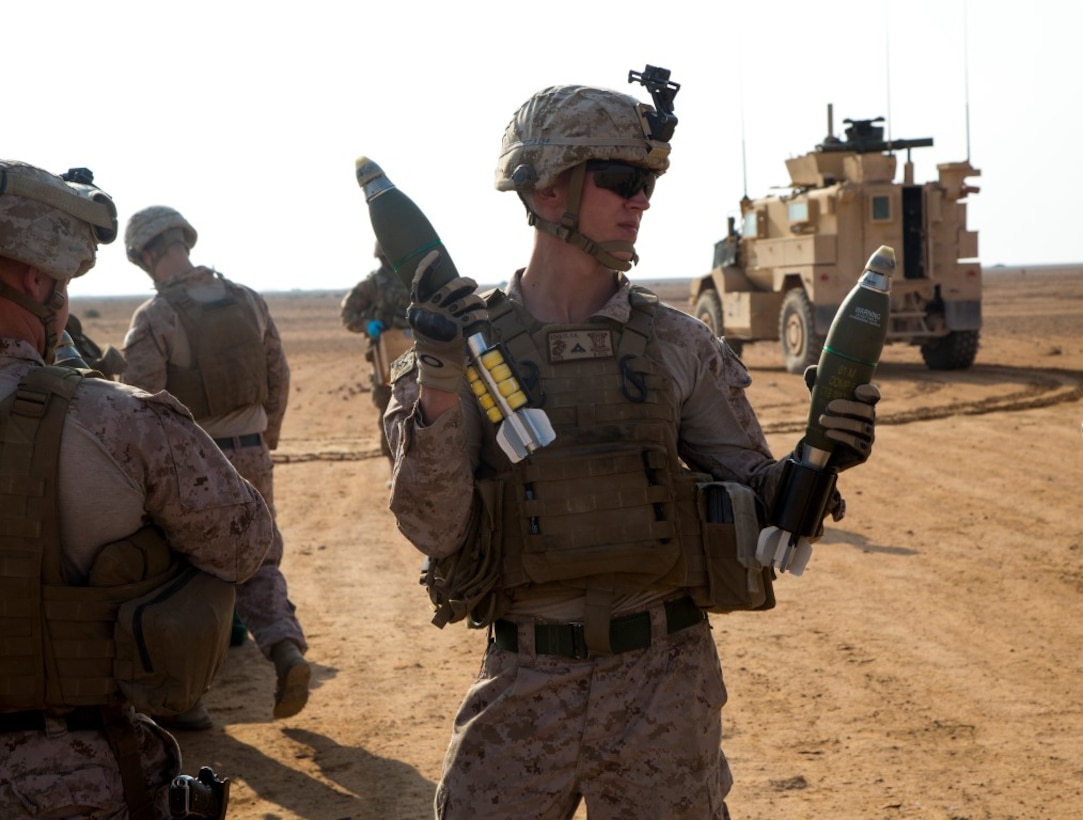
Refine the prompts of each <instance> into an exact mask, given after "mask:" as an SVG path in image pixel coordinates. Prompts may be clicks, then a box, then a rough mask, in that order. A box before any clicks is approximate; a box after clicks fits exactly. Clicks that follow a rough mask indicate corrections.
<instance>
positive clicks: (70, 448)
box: [0, 160, 275, 820]
mask: <svg viewBox="0 0 1083 820" xmlns="http://www.w3.org/2000/svg"><path fill="white" fill-rule="evenodd" d="M73 170H79V171H84V172H85V169H73ZM69 175H70V172H69ZM84 177H85V179H86V180H87V184H83V183H82V182H80V183H78V184H76V185H71V186H70V187H65V185H64V182H62V181H61V179H60V178H58V177H55V176H53V175H51V174H48V173H47V172H45V171H42V170H40V169H36V168H33V167H32V166H28V165H26V164H25V163H17V162H12V161H6V160H0V183H2V184H0V265H5V266H6V265H7V264H8V263H16V264H15V265H14V266H13V267H5V269H4V277H8V276H9V275H10V274H12V273H16V274H17V275H18V277H20V282H21V281H22V277H23V276H24V275H25V276H27V277H29V276H32V275H36V274H34V271H37V272H39V273H43V274H45V275H46V276H48V277H51V278H52V279H53V280H55V282H56V285H54V293H53V298H50V299H49V301H48V302H47V303H45V304H40V303H37V302H36V301H35V300H34V299H32V298H30V296H29V294H28V292H24V291H20V290H19V289H18V288H17V287H15V286H14V285H13V284H12V283H11V282H14V279H15V277H14V276H13V277H12V279H11V280H10V282H9V280H7V279H6V278H5V279H4V280H3V281H0V400H3V399H5V398H7V397H9V396H11V394H12V393H13V392H14V391H15V390H16V388H17V387H18V385H19V382H20V380H21V379H23V378H24V377H25V376H27V375H28V374H31V373H33V372H35V371H37V370H39V369H40V368H41V367H42V365H43V364H44V363H45V362H46V361H51V360H52V359H53V358H54V352H53V346H54V345H55V344H56V342H57V339H58V332H59V330H60V329H61V328H60V327H58V325H59V323H60V318H61V316H62V314H63V313H64V312H65V311H66V308H65V307H64V300H63V299H61V300H57V299H56V298H55V297H56V295H57V294H61V295H62V294H63V292H64V291H63V285H66V282H67V280H68V279H70V278H72V277H74V276H80V275H82V274H84V273H86V271H87V270H88V269H89V268H90V267H92V266H93V265H94V261H95V254H96V248H97V244H98V242H99V241H101V242H110V241H112V239H113V237H115V235H116V222H115V219H116V217H115V213H116V212H115V209H114V208H112V203H111V200H109V199H108V197H107V195H105V194H104V193H103V192H101V191H100V190H98V189H97V188H93V187H91V186H90V185H89V180H91V179H92V175H91V174H90V173H89V172H85V174H84V175H82V176H80V177H78V179H82V178H84ZM64 180H65V181H69V176H67V175H66V176H65V177H64ZM79 190H82V191H83V196H85V197H86V199H87V200H92V201H93V202H95V203H97V204H99V205H100V204H107V205H108V206H109V209H110V210H111V211H112V221H111V226H110V220H108V219H106V220H102V219H101V218H100V210H101V209H100V208H97V207H96V206H91V205H89V203H88V202H87V201H82V200H81V199H80V196H79V195H76V193H75V192H76V191H79ZM73 200H74V201H73ZM76 214H77V215H78V216H76ZM110 227H111V230H110ZM33 317H37V320H38V321H37V323H35V320H34V318H33ZM35 324H36V326H35ZM63 425H64V426H63V435H62V438H61V447H60V454H59V459H58V466H57V474H56V481H57V489H56V496H57V500H58V506H59V522H58V523H59V542H60V546H61V566H60V568H59V569H60V574H61V575H62V577H63V578H64V579H65V581H66V582H67V583H70V584H72V585H77V586H78V585H85V584H86V583H87V580H88V573H89V571H90V568H91V565H92V563H93V562H94V560H95V558H96V557H97V555H98V553H99V552H100V550H101V548H102V547H104V546H105V545H107V544H110V543H112V542H115V541H117V540H119V539H122V538H125V537H127V536H130V535H131V534H133V533H135V532H136V531H137V530H140V529H141V528H142V527H143V526H144V525H146V524H149V523H152V524H154V525H156V526H157V527H159V528H160V529H161V530H162V532H163V533H164V535H165V536H166V538H167V539H168V541H169V543H170V546H171V548H172V549H173V550H175V551H176V552H179V553H181V554H183V555H185V556H187V558H188V561H189V562H190V563H191V564H192V565H193V566H195V567H197V568H199V569H201V570H203V571H205V572H207V573H210V574H212V575H215V576H217V577H218V578H220V579H222V580H225V581H227V582H232V583H236V582H240V581H243V580H244V579H245V578H246V577H248V576H249V575H251V574H252V573H253V572H255V570H256V569H257V568H258V567H259V565H260V563H261V562H262V560H263V556H264V554H265V553H266V551H267V549H268V548H269V547H270V544H271V543H272V540H273V533H274V528H275V525H274V521H273V519H272V517H271V515H270V510H269V509H268V508H267V505H266V504H265V502H264V501H263V499H262V498H261V497H260V496H259V494H258V493H257V492H255V491H254V489H253V488H252V487H251V485H250V484H248V483H247V482H246V481H244V480H243V479H242V478H241V477H240V475H238V473H237V472H236V470H234V469H233V468H232V466H231V465H230V464H229V462H228V461H227V460H226V459H225V458H224V457H223V456H222V454H221V452H220V451H219V450H218V448H217V447H216V446H215V445H214V444H213V442H212V441H211V440H210V438H209V437H208V436H207V435H206V434H205V433H204V432H203V431H202V430H200V429H199V427H198V426H197V425H196V424H195V422H194V421H193V419H192V417H191V415H190V414H189V413H188V411H187V410H186V409H185V408H184V407H182V406H181V405H179V404H178V403H177V402H176V401H175V400H174V399H172V397H170V396H168V395H164V394H162V395H155V396H151V395H148V394H146V393H144V392H143V391H141V390H138V389H136V388H132V387H126V386H123V385H120V384H116V383H114V382H111V381H107V380H104V379H94V378H87V379H85V380H83V382H82V383H81V385H80V386H79V388H78V390H77V391H76V393H75V394H74V396H73V398H72V400H71V402H70V404H69V405H68V409H67V413H66V415H65V417H64V420H63ZM15 474H18V471H16V472H15ZM12 498H14V499H16V500H18V499H19V490H18V489H17V488H16V489H14V490H13V489H8V491H7V492H6V493H5V497H4V502H5V517H7V518H8V519H9V520H10V519H11V518H17V517H18V514H19V513H18V512H15V513H14V515H13V511H12V510H11V509H10V508H8V506H7V505H8V503H9V501H10V499H12ZM5 569H8V568H7V567H6V568H5ZM8 574H9V576H10V573H8ZM7 580H10V577H9V578H8V579H7ZM11 614H12V615H13V616H14V617H15V618H16V619H18V617H19V612H18V611H15V612H13V613H11ZM4 637H5V639H9V638H11V637H14V636H9V635H5V636H4ZM191 649H192V651H196V652H198V651H200V650H201V647H198V646H193V647H191ZM208 649H209V648H208ZM212 651H213V650H212ZM24 652H25V650H24V649H21V648H17V649H16V651H15V653H14V654H16V655H22V654H24ZM4 671H5V675H7V674H8V673H10V672H11V670H9V669H5V670H4ZM16 694H17V693H16ZM122 714H123V717H124V718H125V720H126V721H128V722H129V723H130V724H131V726H132V730H133V731H134V736H135V738H136V746H137V749H138V758H139V767H140V769H141V770H142V774H143V781H144V782H145V783H146V785H147V790H148V793H149V794H150V796H151V798H152V800H153V802H154V804H155V809H156V814H157V816H163V817H164V816H167V815H168V807H167V803H166V795H167V786H168V784H169V783H170V781H171V780H172V778H173V777H174V776H176V775H177V774H178V773H179V772H180V762H181V761H180V749H179V748H178V746H177V743H176V741H175V740H174V739H173V737H172V736H171V735H170V734H169V733H168V732H166V731H165V730H163V729H162V728H161V727H159V726H157V725H156V724H154V723H153V722H152V721H151V720H150V719H148V718H146V717H144V716H142V715H137V714H135V713H134V711H132V710H131V709H130V708H129V709H127V710H126V712H124V713H122ZM93 717H94V715H93V714H91V715H90V716H89V718H90V719H88V716H87V715H86V714H84V715H83V716H82V717H80V718H79V720H78V721H77V722H74V723H73V718H72V713H70V712H68V711H67V710H66V709H61V708H60V707H51V708H48V709H45V710H43V711H41V712H35V711H31V712H27V711H17V712H12V711H8V710H3V711H0V817H3V818H5V820H9V819H10V820H16V819H17V818H30V817H35V818H40V817H94V818H100V819H108V820H124V818H127V817H128V816H129V813H128V807H127V804H126V801H125V793H124V787H123V784H122V783H121V775H120V766H119V764H118V762H117V758H116V757H115V755H114V752H113V750H112V748H111V744H110V742H109V740H108V739H107V737H106V735H105V733H104V731H103V729H102V727H101V726H100V722H99V723H98V724H96V722H95V721H94V720H93ZM28 722H31V723H33V722H40V723H41V725H42V728H41V729H37V728H34V729H31V728H27V727H26V726H25V724H26V723H28Z"/></svg>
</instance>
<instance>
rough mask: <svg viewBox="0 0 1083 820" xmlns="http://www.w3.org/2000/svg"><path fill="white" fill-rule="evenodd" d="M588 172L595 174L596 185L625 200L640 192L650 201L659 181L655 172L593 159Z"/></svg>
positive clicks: (625, 164) (620, 163) (621, 163)
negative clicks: (655, 184)
mask: <svg viewBox="0 0 1083 820" xmlns="http://www.w3.org/2000/svg"><path fill="white" fill-rule="evenodd" d="M587 170H588V171H590V172H591V173H593V174H594V184H595V185H597V186H598V187H599V188H605V189H606V190H607V191H612V192H613V193H615V194H618V195H620V196H622V197H624V198H625V199H631V198H632V197H634V196H635V195H636V194H638V193H639V192H640V191H643V192H644V193H645V194H646V195H647V199H650V198H651V194H653V193H654V183H655V182H656V181H657V179H658V177H657V175H656V174H655V173H654V171H648V170H647V169H646V168H640V167H639V166H637V165H629V164H628V163H627V162H609V161H608V160H601V159H592V160H588V161H587Z"/></svg>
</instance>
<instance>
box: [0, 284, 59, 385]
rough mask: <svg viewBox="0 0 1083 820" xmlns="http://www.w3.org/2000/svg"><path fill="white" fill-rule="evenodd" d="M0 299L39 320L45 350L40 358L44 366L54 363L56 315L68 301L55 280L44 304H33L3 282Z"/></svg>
mask: <svg viewBox="0 0 1083 820" xmlns="http://www.w3.org/2000/svg"><path fill="white" fill-rule="evenodd" d="M0 297H3V298H5V299H9V300H11V301H12V302H14V303H15V304H17V305H18V306H19V307H21V308H23V309H24V310H28V311H30V312H31V313H33V314H34V315H35V316H37V317H38V318H39V319H40V320H41V325H42V327H43V328H45V350H43V351H42V354H41V355H42V358H43V359H45V363H46V364H52V363H53V362H54V361H56V345H57V342H59V340H60V329H59V328H57V326H56V314H57V312H58V311H59V310H60V309H61V308H62V307H64V303H65V302H67V301H68V297H67V296H65V295H64V294H63V293H61V292H60V291H59V290H57V287H56V280H55V279H54V280H53V292H52V293H51V294H50V295H49V300H48V301H47V302H46V303H45V304H41V303H40V302H35V301H34V300H33V299H31V298H30V297H29V296H27V295H26V294H25V293H21V292H20V291H17V290H15V288H13V287H11V286H10V285H8V284H7V283H5V282H0Z"/></svg>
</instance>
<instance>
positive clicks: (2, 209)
mask: <svg viewBox="0 0 1083 820" xmlns="http://www.w3.org/2000/svg"><path fill="white" fill-rule="evenodd" d="M93 179H94V175H93V174H92V173H91V172H90V171H88V170H87V169H85V168H73V169H71V170H70V171H68V173H66V174H64V175H63V176H57V175H56V174H51V173H49V172H48V171H43V170H42V169H40V168H36V167H34V166H33V165H28V164H26V163H25V162H18V161H16V160H0V256H3V257H5V258H8V259H14V260H15V261H17V262H22V263H24V264H26V265H31V266H32V267H35V268H37V269H38V270H40V271H41V272H42V273H45V274H48V275H49V276H51V277H52V278H54V279H71V278H73V277H76V276H82V275H83V274H84V273H86V272H87V271H88V270H90V269H91V268H92V267H94V261H95V257H96V254H97V248H98V245H99V244H108V243H110V242H112V241H113V240H114V239H116V236H117V209H116V206H114V205H113V200H112V199H111V198H110V197H109V194H107V193H105V192H104V191H102V190H101V189H100V188H98V187H96V186H95V185H93V184H92V182H93Z"/></svg>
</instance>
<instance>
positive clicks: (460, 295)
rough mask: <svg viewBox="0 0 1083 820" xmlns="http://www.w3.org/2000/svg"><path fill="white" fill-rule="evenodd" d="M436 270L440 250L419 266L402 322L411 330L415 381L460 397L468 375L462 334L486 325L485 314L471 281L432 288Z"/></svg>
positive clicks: (473, 282)
mask: <svg viewBox="0 0 1083 820" xmlns="http://www.w3.org/2000/svg"><path fill="white" fill-rule="evenodd" d="M439 267H440V252H439V251H430V252H429V253H428V255H427V256H425V258H424V259H422V260H421V262H420V264H418V266H417V271H416V272H415V273H414V281H413V287H412V289H411V294H410V295H411V298H412V301H411V302H410V307H409V308H408V309H407V311H406V318H407V320H408V321H409V322H410V327H412V328H413V329H414V352H415V355H416V356H417V367H418V379H417V380H418V383H419V384H421V385H422V386H424V387H430V388H432V389H434V390H444V391H446V392H448V393H458V392H459V388H460V387H461V386H462V383H463V378H464V377H465V374H466V337H465V333H464V331H466V330H467V329H468V328H470V327H471V326H473V325H476V324H479V323H483V322H486V321H488V318H489V313H488V311H487V310H486V309H485V302H484V301H483V300H482V298H481V296H479V295H478V293H477V288H478V285H477V282H475V281H474V280H473V279H469V278H466V277H459V278H457V279H452V280H451V281H450V282H448V283H447V284H445V285H443V286H440V287H434V285H435V284H436V283H438V282H439V281H440V275H439Z"/></svg>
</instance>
